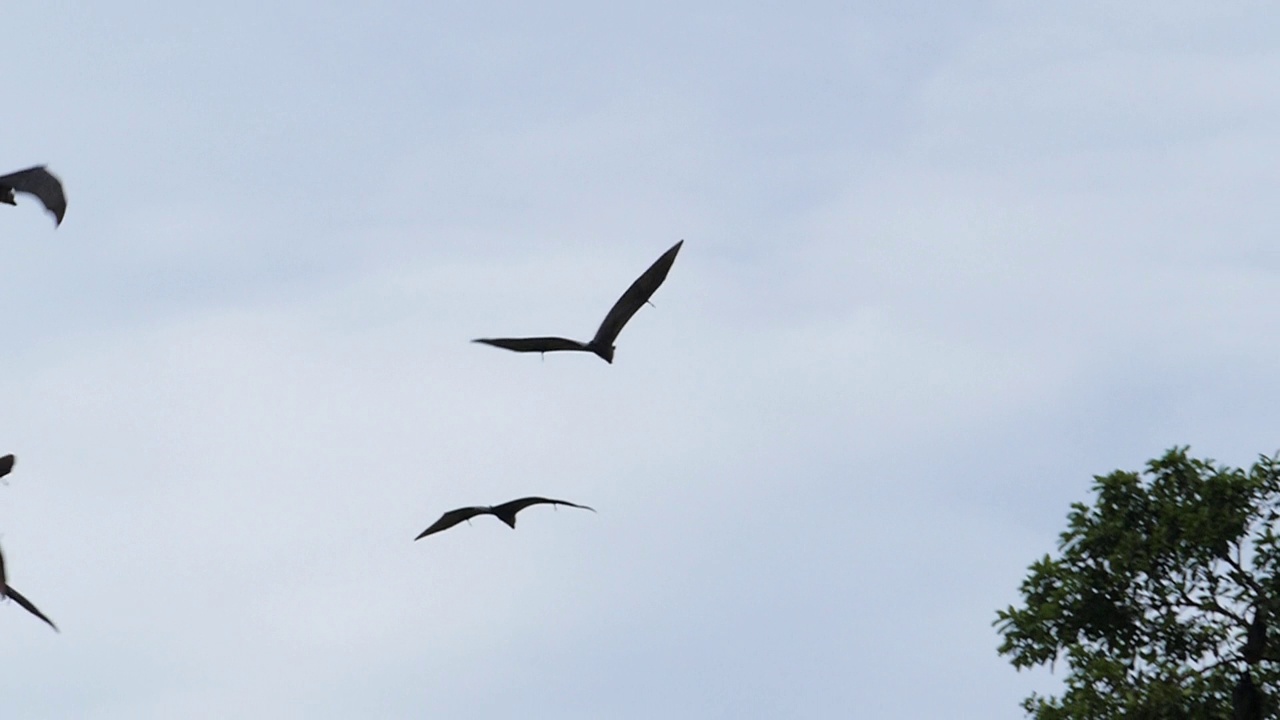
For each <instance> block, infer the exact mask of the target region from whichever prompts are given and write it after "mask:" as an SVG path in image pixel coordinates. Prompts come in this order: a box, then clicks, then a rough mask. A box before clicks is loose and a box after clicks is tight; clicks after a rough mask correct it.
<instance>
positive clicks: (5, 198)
mask: <svg viewBox="0 0 1280 720" xmlns="http://www.w3.org/2000/svg"><path fill="white" fill-rule="evenodd" d="M0 203H4V204H5V205H17V204H18V203H17V201H16V200H14V199H13V188H6V187H0Z"/></svg>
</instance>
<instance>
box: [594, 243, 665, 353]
mask: <svg viewBox="0 0 1280 720" xmlns="http://www.w3.org/2000/svg"><path fill="white" fill-rule="evenodd" d="M683 244H684V241H683V240H681V241H680V242H678V243H676V244H675V245H672V246H671V249H670V250H668V251H666V252H664V253H662V257H660V258H658V259H657V260H656V261H654V263H653V264H652V265H650V266H649V269H648V270H645V271H644V274H643V275H641V276H640V277H638V278H636V281H635V282H633V283H631V287H629V288H627V291H626V292H624V293H622V297H620V298H618V302H616V303H614V304H613V307H612V308H611V309H610V310H609V314H608V315H605V316H604V322H602V323H600V329H598V330H596V336H595V337H594V338H592V339H591V344H592V345H595V346H598V347H606V348H607V347H611V346H612V345H613V341H614V340H616V339H617V338H618V333H620V332H622V328H623V327H625V326H626V324H627V321H628V320H630V319H631V316H632V315H635V314H636V311H637V310H639V309H640V308H641V307H643V306H644V304H645V303H647V302H649V298H651V297H653V293H654V292H655V291H656V290H657V289H658V288H659V287H660V286H661V285H662V281H663V280H666V279H667V273H668V272H669V271H670V270H671V266H672V264H674V263H675V261H676V254H677V253H679V252H680V246H681V245H683Z"/></svg>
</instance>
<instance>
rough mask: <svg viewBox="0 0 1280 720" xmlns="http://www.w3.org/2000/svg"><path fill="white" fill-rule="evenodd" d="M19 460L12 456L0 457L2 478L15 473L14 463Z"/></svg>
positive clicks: (0, 474)
mask: <svg viewBox="0 0 1280 720" xmlns="http://www.w3.org/2000/svg"><path fill="white" fill-rule="evenodd" d="M15 460H17V458H15V457H14V456H13V455H12V454H9V455H5V456H4V457H0V478H2V477H4V476H5V475H8V474H9V473H11V472H13V463H14V461H15Z"/></svg>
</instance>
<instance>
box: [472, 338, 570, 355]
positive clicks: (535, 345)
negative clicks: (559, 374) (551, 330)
mask: <svg viewBox="0 0 1280 720" xmlns="http://www.w3.org/2000/svg"><path fill="white" fill-rule="evenodd" d="M471 342H478V343H484V344H485V345H492V346H494V347H500V348H502V349H504V350H514V351H516V352H555V351H557V350H581V351H584V352H591V349H590V348H588V347H587V346H586V345H583V344H582V343H580V342H578V341H577V340H570V339H569V338H562V337H530V338H476V339H475V340H472V341H471Z"/></svg>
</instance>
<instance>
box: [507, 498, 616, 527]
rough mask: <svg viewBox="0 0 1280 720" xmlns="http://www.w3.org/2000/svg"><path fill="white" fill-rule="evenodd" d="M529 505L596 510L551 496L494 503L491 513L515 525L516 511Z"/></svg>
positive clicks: (512, 525)
mask: <svg viewBox="0 0 1280 720" xmlns="http://www.w3.org/2000/svg"><path fill="white" fill-rule="evenodd" d="M530 505H568V506H569V507H576V508H581V509H583V510H590V511H591V512H595V511H596V510H595V508H593V507H588V506H586V505H579V504H577V503H571V502H569V501H568V500H552V499H551V498H544V497H527V498H520V499H519V500H512V501H511V502H504V503H502V504H501V505H494V506H493V514H494V515H497V516H498V518H499V519H500V520H502V521H503V522H505V523H506V524H508V525H510V526H511V527H515V526H516V513H518V512H520V511H521V510H523V509H525V508H527V507H529V506H530Z"/></svg>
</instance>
